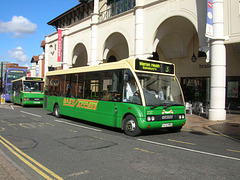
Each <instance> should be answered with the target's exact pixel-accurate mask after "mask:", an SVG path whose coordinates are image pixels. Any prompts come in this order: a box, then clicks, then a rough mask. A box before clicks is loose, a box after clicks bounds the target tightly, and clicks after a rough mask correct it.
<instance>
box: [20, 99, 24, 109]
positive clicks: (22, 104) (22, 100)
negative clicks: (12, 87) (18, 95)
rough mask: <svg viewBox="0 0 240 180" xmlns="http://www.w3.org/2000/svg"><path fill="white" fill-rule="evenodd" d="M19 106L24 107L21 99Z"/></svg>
mask: <svg viewBox="0 0 240 180" xmlns="http://www.w3.org/2000/svg"><path fill="white" fill-rule="evenodd" d="M20 104H21V106H22V107H23V106H24V105H23V100H22V99H21V102H20Z"/></svg>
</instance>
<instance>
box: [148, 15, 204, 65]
mask: <svg viewBox="0 0 240 180" xmlns="http://www.w3.org/2000/svg"><path fill="white" fill-rule="evenodd" d="M198 44H199V43H198V34H197V33H196V29H195V27H194V25H193V24H192V22H191V21H189V20H188V19H186V18H185V17H181V16H174V17H171V18H168V19H167V20H165V21H164V22H163V23H162V24H161V25H160V26H159V27H158V29H157V32H156V35H155V38H154V42H153V52H155V53H157V55H158V57H159V59H160V60H165V61H170V60H174V59H191V58H192V56H193V54H194V55H195V56H196V57H197V55H198V48H199V45H198Z"/></svg>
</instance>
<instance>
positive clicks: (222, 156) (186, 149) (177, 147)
mask: <svg viewBox="0 0 240 180" xmlns="http://www.w3.org/2000/svg"><path fill="white" fill-rule="evenodd" d="M137 140H138V141H142V142H146V143H150V144H155V145H160V146H165V147H170V148H175V149H181V150H184V151H190V152H194V153H199V154H205V155H209V156H216V157H220V158H225V159H231V160H237V161H240V159H239V158H234V157H230V156H224V155H220V154H213V153H208V152H204V151H198V150H194V149H188V148H184V147H179V146H173V145H170V144H163V143H159V142H154V141H148V140H145V139H137Z"/></svg>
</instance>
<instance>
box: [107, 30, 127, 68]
mask: <svg viewBox="0 0 240 180" xmlns="http://www.w3.org/2000/svg"><path fill="white" fill-rule="evenodd" d="M113 57H114V58H115V59H114V61H119V60H121V59H125V58H128V57H129V48H128V43H127V40H126V38H125V37H124V36H123V35H122V34H121V33H118V32H115V33H113V34H111V35H110V36H109V37H108V38H107V40H106V42H105V47H104V52H103V59H104V60H103V62H104V63H106V62H113ZM109 60H110V61H109Z"/></svg>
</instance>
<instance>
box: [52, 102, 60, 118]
mask: <svg viewBox="0 0 240 180" xmlns="http://www.w3.org/2000/svg"><path fill="white" fill-rule="evenodd" d="M53 115H54V116H56V117H57V118H60V117H61V115H60V110H59V105H58V104H56V105H55V106H54V109H53Z"/></svg>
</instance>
